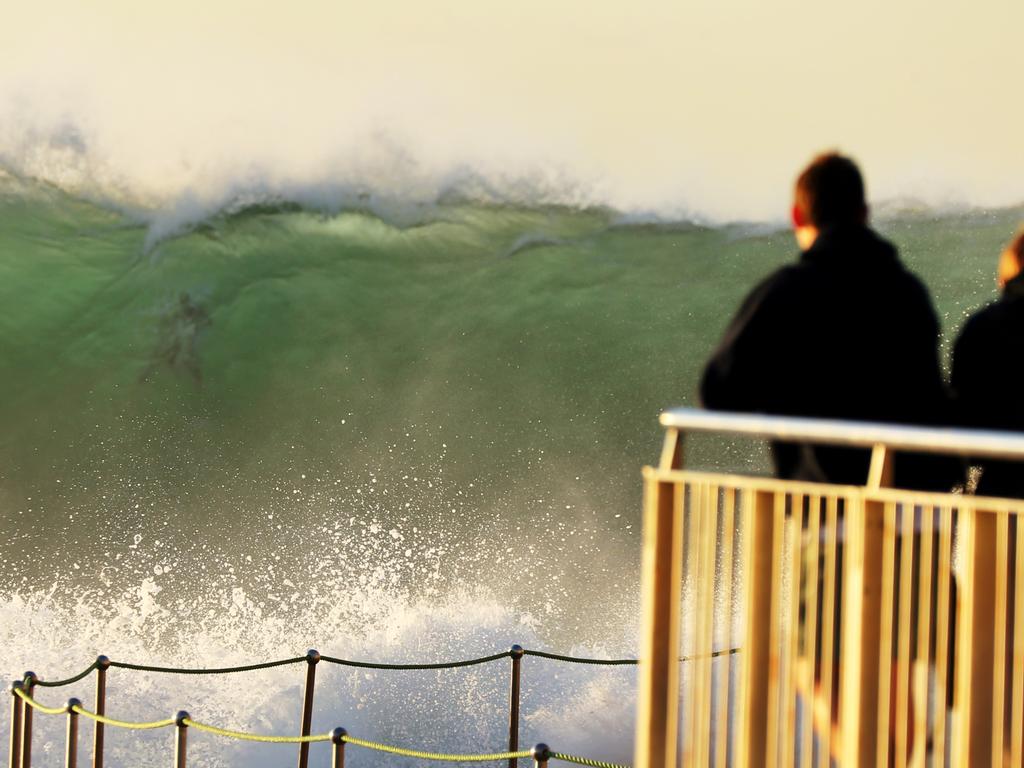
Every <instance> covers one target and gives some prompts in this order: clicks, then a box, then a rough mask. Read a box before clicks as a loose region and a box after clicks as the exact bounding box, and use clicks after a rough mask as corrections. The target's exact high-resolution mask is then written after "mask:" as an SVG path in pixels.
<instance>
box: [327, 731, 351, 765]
mask: <svg viewBox="0 0 1024 768" xmlns="http://www.w3.org/2000/svg"><path fill="white" fill-rule="evenodd" d="M346 736H348V731H346V730H345V729H344V728H335V729H334V730H333V731H331V744H333V745H334V749H333V751H332V752H331V768H345V737H346Z"/></svg>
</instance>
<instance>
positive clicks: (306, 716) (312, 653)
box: [299, 648, 320, 768]
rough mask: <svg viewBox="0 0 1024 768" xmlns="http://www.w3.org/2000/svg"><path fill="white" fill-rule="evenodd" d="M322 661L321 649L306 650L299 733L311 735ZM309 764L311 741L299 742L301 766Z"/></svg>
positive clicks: (304, 766) (302, 767) (301, 767)
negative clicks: (314, 703) (318, 675)
mask: <svg viewBox="0 0 1024 768" xmlns="http://www.w3.org/2000/svg"><path fill="white" fill-rule="evenodd" d="M319 663H320V651H318V650H316V649H315V648H310V649H309V650H308V651H306V686H305V689H304V691H303V694H302V727H301V728H300V729H299V734H300V735H302V736H309V734H310V730H311V729H312V727H313V690H314V688H315V686H316V665H317V664H319ZM308 764H309V743H308V742H305V741H304V742H302V743H301V744H299V768H307V766H308Z"/></svg>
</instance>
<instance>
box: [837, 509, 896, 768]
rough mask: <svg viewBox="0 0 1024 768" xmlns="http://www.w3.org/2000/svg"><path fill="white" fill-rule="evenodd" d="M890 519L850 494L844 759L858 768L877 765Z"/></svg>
mask: <svg viewBox="0 0 1024 768" xmlns="http://www.w3.org/2000/svg"><path fill="white" fill-rule="evenodd" d="M884 520H885V512H884V505H883V504H882V503H879V502H877V501H869V500H867V499H866V498H865V497H864V496H862V495H859V494H858V495H854V494H851V495H850V496H849V497H848V498H847V509H846V543H845V546H844V552H843V594H842V622H841V623H842V632H843V638H842V648H843V663H842V664H841V665H840V674H841V678H840V681H839V695H840V713H839V714H840V727H841V732H842V741H843V743H842V751H843V761H842V762H843V764H844V766H857V768H872V766H874V765H875V760H876V755H877V747H878V744H877V742H878V738H877V736H878V734H877V728H876V727H875V724H876V723H877V722H878V720H877V717H878V711H877V710H878V701H879V699H878V686H879V682H880V681H879V666H880V659H879V650H880V643H881V637H880V634H881V633H880V619H881V616H882V599H881V598H882V563H881V561H882V535H883V528H884ZM881 768H884V766H881Z"/></svg>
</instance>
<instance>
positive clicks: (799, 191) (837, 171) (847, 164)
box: [793, 152, 868, 250]
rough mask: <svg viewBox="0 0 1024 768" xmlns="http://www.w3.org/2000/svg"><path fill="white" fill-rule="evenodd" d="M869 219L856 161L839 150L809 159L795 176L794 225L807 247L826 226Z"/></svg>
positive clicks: (804, 245) (860, 223) (862, 184)
mask: <svg viewBox="0 0 1024 768" xmlns="http://www.w3.org/2000/svg"><path fill="white" fill-rule="evenodd" d="M867 220H868V204H867V200H866V199H865V194H864V178H863V177H862V176H861V174H860V169H859V168H857V164H856V163H854V162H853V160H851V159H850V158H848V157H846V156H844V155H841V154H839V153H838V152H826V153H824V154H821V155H818V156H817V157H815V158H814V160H812V161H811V164H810V165H808V166H807V167H806V168H805V169H804V170H803V172H802V173H801V174H800V175H799V176H798V177H797V180H796V188H795V189H794V191H793V229H794V231H795V233H796V239H797V242H798V243H799V244H800V247H801V248H803V249H804V250H806V249H807V248H810V247H811V245H812V244H813V243H814V241H815V240H816V239H817V237H818V234H819V233H820V232H822V231H824V230H826V229H831V228H833V227H837V226H843V225H862V224H866V223H867Z"/></svg>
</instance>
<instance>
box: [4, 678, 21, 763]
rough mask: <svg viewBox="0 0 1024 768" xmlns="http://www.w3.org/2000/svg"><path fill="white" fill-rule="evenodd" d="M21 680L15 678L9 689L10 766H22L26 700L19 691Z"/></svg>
mask: <svg viewBox="0 0 1024 768" xmlns="http://www.w3.org/2000/svg"><path fill="white" fill-rule="evenodd" d="M21 686H22V683H21V680H15V681H14V682H13V683H11V686H10V688H9V689H8V690H9V691H10V692H11V752H10V758H9V759H8V761H7V765H8V768H21V720H22V715H23V713H24V711H25V702H24V701H22V698H21V696H19V695H18V691H19V690H21Z"/></svg>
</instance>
